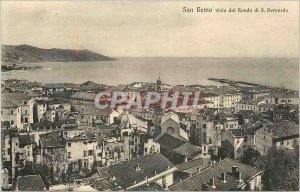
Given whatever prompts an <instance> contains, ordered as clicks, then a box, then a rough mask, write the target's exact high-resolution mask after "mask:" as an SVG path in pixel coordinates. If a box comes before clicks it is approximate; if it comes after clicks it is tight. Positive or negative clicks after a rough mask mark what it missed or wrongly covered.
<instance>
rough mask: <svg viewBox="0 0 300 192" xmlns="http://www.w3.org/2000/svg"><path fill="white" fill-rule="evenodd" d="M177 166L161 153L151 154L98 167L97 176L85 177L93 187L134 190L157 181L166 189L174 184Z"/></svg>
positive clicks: (101, 189)
mask: <svg viewBox="0 0 300 192" xmlns="http://www.w3.org/2000/svg"><path fill="white" fill-rule="evenodd" d="M175 170H176V167H174V165H173V164H172V163H171V162H170V161H168V159H167V158H165V157H164V156H163V155H161V154H150V155H146V156H143V157H140V158H136V159H132V160H129V161H126V162H120V163H118V164H115V165H111V166H109V167H103V168H100V169H98V173H97V175H96V176H94V177H91V178H88V179H85V182H87V183H89V184H90V185H91V186H92V187H93V188H95V189H97V190H99V191H105V190H132V189H136V188H137V187H142V186H144V185H146V186H147V185H150V184H152V183H156V184H157V185H159V186H162V188H164V189H166V188H168V186H170V185H172V184H173V173H174V171H175Z"/></svg>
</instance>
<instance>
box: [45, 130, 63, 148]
mask: <svg viewBox="0 0 300 192" xmlns="http://www.w3.org/2000/svg"><path fill="white" fill-rule="evenodd" d="M40 141H41V144H42V146H43V147H62V146H65V140H64V139H63V138H62V137H61V136H60V135H59V132H58V131H52V132H50V133H46V134H42V135H40Z"/></svg>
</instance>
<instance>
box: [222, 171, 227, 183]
mask: <svg viewBox="0 0 300 192" xmlns="http://www.w3.org/2000/svg"><path fill="white" fill-rule="evenodd" d="M221 180H222V181H223V183H226V178H225V172H223V173H221Z"/></svg>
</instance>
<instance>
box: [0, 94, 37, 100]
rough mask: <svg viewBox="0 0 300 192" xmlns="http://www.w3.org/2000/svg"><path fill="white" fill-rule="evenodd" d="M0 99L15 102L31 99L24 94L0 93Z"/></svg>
mask: <svg viewBox="0 0 300 192" xmlns="http://www.w3.org/2000/svg"><path fill="white" fill-rule="evenodd" d="M1 98H3V99H9V100H13V101H17V102H20V101H28V100H30V99H31V97H29V96H28V95H26V94H25V93H2V95H1Z"/></svg>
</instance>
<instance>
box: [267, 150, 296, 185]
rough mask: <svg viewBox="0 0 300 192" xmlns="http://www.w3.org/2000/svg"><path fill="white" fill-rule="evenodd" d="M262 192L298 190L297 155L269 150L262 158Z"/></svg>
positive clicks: (292, 152)
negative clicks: (264, 191) (263, 191)
mask: <svg viewBox="0 0 300 192" xmlns="http://www.w3.org/2000/svg"><path fill="white" fill-rule="evenodd" d="M263 162H264V174H263V176H262V183H263V186H264V190H271V191H276V190H284V191H298V190H299V155H298V153H297V152H296V151H294V150H289V149H276V147H274V148H271V149H270V150H269V152H268V154H267V155H266V156H265V157H264V158H263Z"/></svg>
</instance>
